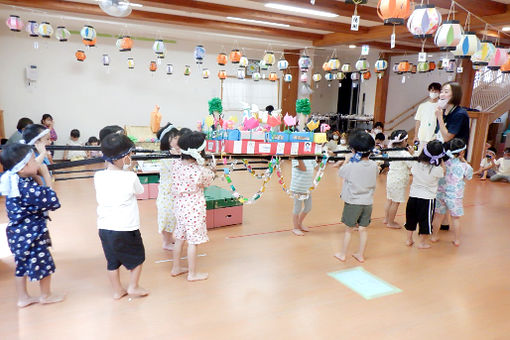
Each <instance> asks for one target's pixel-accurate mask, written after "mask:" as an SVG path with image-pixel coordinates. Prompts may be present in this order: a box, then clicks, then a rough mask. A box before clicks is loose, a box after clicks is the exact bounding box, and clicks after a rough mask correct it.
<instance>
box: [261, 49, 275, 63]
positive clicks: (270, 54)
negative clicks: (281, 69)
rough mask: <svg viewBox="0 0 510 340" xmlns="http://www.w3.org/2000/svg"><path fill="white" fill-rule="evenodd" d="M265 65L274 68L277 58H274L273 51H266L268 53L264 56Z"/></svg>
mask: <svg viewBox="0 0 510 340" xmlns="http://www.w3.org/2000/svg"><path fill="white" fill-rule="evenodd" d="M263 60H264V63H265V64H266V65H267V66H273V64H274V63H275V61H276V58H275V57H274V53H273V52H271V51H266V53H265V54H264V58H263Z"/></svg>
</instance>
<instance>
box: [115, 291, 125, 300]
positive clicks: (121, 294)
mask: <svg viewBox="0 0 510 340" xmlns="http://www.w3.org/2000/svg"><path fill="white" fill-rule="evenodd" d="M126 295H127V291H126V290H125V289H122V290H120V291H118V292H114V293H113V299H114V300H119V299H122V298H123V297H124V296H126Z"/></svg>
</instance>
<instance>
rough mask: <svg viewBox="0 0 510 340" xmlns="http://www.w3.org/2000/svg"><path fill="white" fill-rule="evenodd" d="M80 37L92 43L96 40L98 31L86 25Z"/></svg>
mask: <svg viewBox="0 0 510 340" xmlns="http://www.w3.org/2000/svg"><path fill="white" fill-rule="evenodd" d="M80 35H81V37H82V38H83V39H84V40H88V41H92V40H94V39H95V38H96V30H95V29H94V27H92V26H89V25H85V26H83V28H82V29H81V31H80Z"/></svg>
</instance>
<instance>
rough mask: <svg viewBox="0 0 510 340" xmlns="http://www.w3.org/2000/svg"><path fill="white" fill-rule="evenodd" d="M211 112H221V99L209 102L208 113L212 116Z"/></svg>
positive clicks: (215, 98) (216, 98)
mask: <svg viewBox="0 0 510 340" xmlns="http://www.w3.org/2000/svg"><path fill="white" fill-rule="evenodd" d="M213 112H218V113H222V112H223V106H222V105H221V99H220V98H218V97H214V98H213V99H211V100H209V113H210V114H212V113H213Z"/></svg>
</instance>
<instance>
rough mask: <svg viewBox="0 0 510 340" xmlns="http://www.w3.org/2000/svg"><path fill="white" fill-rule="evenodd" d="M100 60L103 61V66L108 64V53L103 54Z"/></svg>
mask: <svg viewBox="0 0 510 340" xmlns="http://www.w3.org/2000/svg"><path fill="white" fill-rule="evenodd" d="M101 61H102V62H103V66H110V56H109V55H108V54H103V57H102V58H101Z"/></svg>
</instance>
